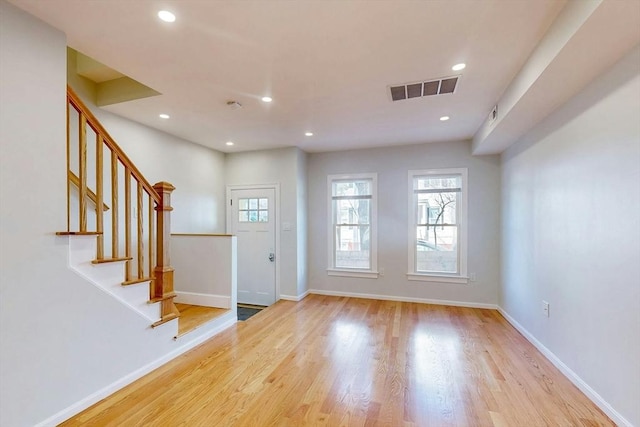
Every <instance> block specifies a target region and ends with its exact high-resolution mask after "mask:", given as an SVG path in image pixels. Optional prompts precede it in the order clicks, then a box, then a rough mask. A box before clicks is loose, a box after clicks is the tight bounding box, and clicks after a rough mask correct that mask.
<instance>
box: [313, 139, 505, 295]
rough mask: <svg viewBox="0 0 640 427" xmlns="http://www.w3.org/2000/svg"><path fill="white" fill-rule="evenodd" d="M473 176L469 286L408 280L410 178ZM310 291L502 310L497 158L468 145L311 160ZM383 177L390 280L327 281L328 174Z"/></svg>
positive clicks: (381, 244) (382, 248) (381, 220)
mask: <svg viewBox="0 0 640 427" xmlns="http://www.w3.org/2000/svg"><path fill="white" fill-rule="evenodd" d="M457 167H466V168H468V170H469V193H468V194H469V215H468V216H469V227H468V233H469V252H468V271H469V273H476V275H477V281H476V282H470V283H469V284H467V285H459V284H450V283H448V284H445V283H434V282H416V281H408V280H407V276H406V275H407V269H408V262H407V257H408V249H407V248H408V239H409V236H408V224H407V221H408V212H407V209H408V201H407V197H408V172H407V171H409V170H415V169H429V168H457ZM308 169H309V183H308V185H309V197H308V203H309V206H308V209H309V234H308V239H309V244H308V246H309V288H310V289H312V290H314V289H315V290H321V291H328V292H347V293H357V294H373V295H382V296H391V297H394V296H395V297H401V298H417V299H435V300H446V301H457V302H467V303H473V304H490V305H493V304H497V302H498V284H499V257H500V253H499V202H500V197H499V195H500V169H499V158H498V157H497V156H483V157H473V156H471V152H470V143H469V142H466V141H460V142H448V143H441V144H424V145H416V146H404V147H395V148H375V149H367V150H354V151H339V152H331V153H317V154H310V155H309V165H308ZM368 172H376V173H377V174H378V269H379V270H380V269H383V270H384V276H383V277H382V276H381V277H378V278H377V279H360V278H347V277H335V276H328V275H327V272H326V269H327V264H328V260H327V244H328V243H327V242H328V237H327V203H328V202H327V175H331V174H349V173H368Z"/></svg>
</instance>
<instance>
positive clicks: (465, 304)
mask: <svg viewBox="0 0 640 427" xmlns="http://www.w3.org/2000/svg"><path fill="white" fill-rule="evenodd" d="M308 293H311V294H316V295H329V296H334V297H351V298H367V299H380V300H387V301H401V302H418V303H423V304H435V305H452V306H454V307H469V308H487V309H490V310H497V309H498V306H497V305H496V304H485V303H480V302H466V301H450V300H441V299H427V298H413V297H402V296H393V295H376V294H359V293H353V292H341V291H325V290H322V289H310V290H309V291H308Z"/></svg>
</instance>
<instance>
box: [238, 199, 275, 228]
mask: <svg viewBox="0 0 640 427" xmlns="http://www.w3.org/2000/svg"><path fill="white" fill-rule="evenodd" d="M238 222H269V199H267V198H260V199H258V198H255V199H239V200H238Z"/></svg>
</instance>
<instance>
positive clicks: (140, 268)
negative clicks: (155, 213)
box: [137, 181, 144, 279]
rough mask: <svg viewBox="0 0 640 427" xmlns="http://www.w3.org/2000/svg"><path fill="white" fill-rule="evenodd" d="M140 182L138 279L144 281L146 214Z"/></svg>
mask: <svg viewBox="0 0 640 427" xmlns="http://www.w3.org/2000/svg"><path fill="white" fill-rule="evenodd" d="M137 182H138V194H137V195H138V206H137V217H138V233H137V234H138V236H137V237H138V279H142V278H143V277H144V264H143V263H144V260H143V255H144V253H143V250H144V249H143V246H142V238H143V236H142V218H144V213H143V212H142V183H141V182H140V181H137Z"/></svg>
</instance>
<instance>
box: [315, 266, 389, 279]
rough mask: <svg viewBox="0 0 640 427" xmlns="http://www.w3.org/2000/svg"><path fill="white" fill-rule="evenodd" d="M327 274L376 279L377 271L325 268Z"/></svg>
mask: <svg viewBox="0 0 640 427" xmlns="http://www.w3.org/2000/svg"><path fill="white" fill-rule="evenodd" d="M327 275H329V276H342V277H360V278H362V279H377V278H378V272H377V271H370V270H366V271H358V270H336V269H333V268H329V269H327Z"/></svg>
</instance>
